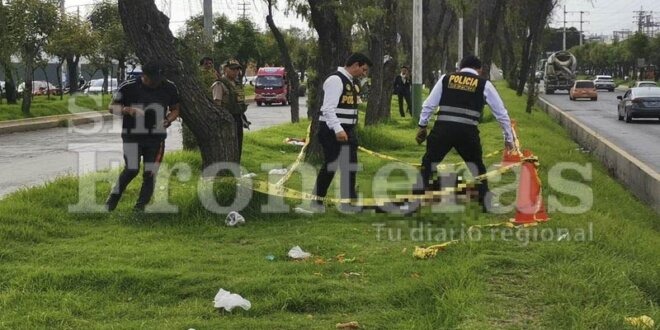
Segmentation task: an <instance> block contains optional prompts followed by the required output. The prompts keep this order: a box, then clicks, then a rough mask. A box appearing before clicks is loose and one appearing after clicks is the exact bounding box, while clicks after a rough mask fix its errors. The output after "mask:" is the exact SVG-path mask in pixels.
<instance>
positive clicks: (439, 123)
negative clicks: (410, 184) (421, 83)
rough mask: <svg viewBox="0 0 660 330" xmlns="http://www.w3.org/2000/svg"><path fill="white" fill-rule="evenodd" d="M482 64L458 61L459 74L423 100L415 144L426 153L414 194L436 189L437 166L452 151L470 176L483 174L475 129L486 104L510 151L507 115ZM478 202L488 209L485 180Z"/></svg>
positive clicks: (448, 77)
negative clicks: (429, 127)
mask: <svg viewBox="0 0 660 330" xmlns="http://www.w3.org/2000/svg"><path fill="white" fill-rule="evenodd" d="M481 65H482V63H481V60H479V59H478V58H477V57H475V56H473V55H468V56H466V57H465V58H463V60H461V69H460V70H459V72H456V73H452V74H447V75H443V76H442V77H441V79H440V80H438V83H437V84H436V85H435V86H434V87H433V90H432V91H431V93H430V94H429V96H428V98H427V99H426V101H424V104H423V106H422V113H421V115H420V119H419V130H418V132H417V136H416V140H417V143H422V142H424V141H426V153H425V154H424V157H422V175H421V177H422V182H419V183H418V184H417V186H416V187H415V190H416V192H420V191H423V190H429V189H435V188H439V187H437V186H436V185H435V184H433V182H432V181H433V180H432V178H433V175H434V173H435V172H436V171H435V169H436V166H437V165H438V164H439V163H440V162H442V160H443V159H444V157H445V156H446V155H447V153H448V152H449V151H450V150H451V149H452V148H455V149H456V151H457V152H458V154H459V155H460V156H461V158H462V159H463V161H465V163H466V164H468V167H469V169H470V171H471V172H472V175H473V176H475V177H476V176H478V175H481V174H484V173H486V166H485V165H484V162H483V152H482V149H481V140H480V137H479V129H478V128H477V126H478V125H479V120H480V119H481V115H482V113H483V109H484V105H485V104H486V103H488V105H489V106H490V108H491V111H492V113H493V116H495V118H496V119H497V121H498V122H499V124H500V127H501V128H502V131H503V133H504V141H505V148H506V149H507V150H512V149H513V134H512V131H511V120H510V119H509V114H508V112H507V110H506V108H505V107H504V103H503V102H502V99H501V98H500V96H499V94H498V93H497V90H495V86H493V84H492V83H491V82H490V81H488V80H486V79H484V78H482V77H480V76H479V71H480V70H481ZM478 70H479V71H478ZM438 106H439V107H440V110H439V111H438V116H437V118H436V121H435V124H434V125H433V129H432V130H431V133H430V134H429V135H428V137H427V135H426V126H427V125H428V121H429V119H430V118H431V115H432V114H433V111H434V110H435V109H436V108H437V107H438ZM451 184H453V183H451ZM479 203H480V204H481V205H482V206H483V207H484V210H487V209H488V208H489V207H490V206H491V196H490V192H489V190H488V182H487V181H486V180H484V181H482V183H481V184H480V186H479Z"/></svg>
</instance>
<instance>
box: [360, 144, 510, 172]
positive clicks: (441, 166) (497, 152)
mask: <svg viewBox="0 0 660 330" xmlns="http://www.w3.org/2000/svg"><path fill="white" fill-rule="evenodd" d="M358 150H360V151H362V152H365V153H367V154H369V155H372V156H374V157H377V158H380V159H385V160H391V161H395V162H399V163H404V164H408V165H412V166H414V167H422V164H420V163H409V162H406V161H404V160H401V159H398V158H396V157H392V156H389V155H385V154H381V153H378V152H375V151H373V150H369V149H367V148H365V147H362V146H358ZM500 152H501V151H499V150H496V151H493V152H490V153H488V154H486V155H484V157H483V158H489V157H492V156H495V155H497V154H499V153H500ZM462 164H463V162H458V163H453V164H440V165H438V167H439V168H441V169H444V168H448V167H450V166H454V167H455V166H459V165H462Z"/></svg>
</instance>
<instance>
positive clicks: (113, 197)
mask: <svg viewBox="0 0 660 330" xmlns="http://www.w3.org/2000/svg"><path fill="white" fill-rule="evenodd" d="M120 198H121V195H119V194H110V196H108V199H107V200H106V201H105V209H106V211H108V212H112V211H114V209H116V208H117V204H119V199H120Z"/></svg>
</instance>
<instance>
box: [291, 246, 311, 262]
mask: <svg viewBox="0 0 660 330" xmlns="http://www.w3.org/2000/svg"><path fill="white" fill-rule="evenodd" d="M288 255H289V258H293V259H306V258H309V257H311V256H312V254H311V253H309V252H305V251H303V249H301V248H300V246H298V245H296V246H294V247H292V248H291V250H289V253H288Z"/></svg>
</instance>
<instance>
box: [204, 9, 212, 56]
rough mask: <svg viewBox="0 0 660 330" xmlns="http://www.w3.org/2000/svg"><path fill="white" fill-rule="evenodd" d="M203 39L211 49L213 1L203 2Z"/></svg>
mask: <svg viewBox="0 0 660 330" xmlns="http://www.w3.org/2000/svg"><path fill="white" fill-rule="evenodd" d="M204 37H205V38H206V42H208V45H209V46H210V47H211V48H213V0H204Z"/></svg>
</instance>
